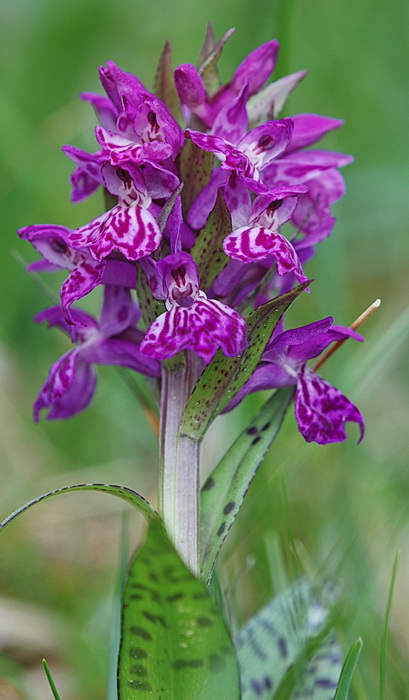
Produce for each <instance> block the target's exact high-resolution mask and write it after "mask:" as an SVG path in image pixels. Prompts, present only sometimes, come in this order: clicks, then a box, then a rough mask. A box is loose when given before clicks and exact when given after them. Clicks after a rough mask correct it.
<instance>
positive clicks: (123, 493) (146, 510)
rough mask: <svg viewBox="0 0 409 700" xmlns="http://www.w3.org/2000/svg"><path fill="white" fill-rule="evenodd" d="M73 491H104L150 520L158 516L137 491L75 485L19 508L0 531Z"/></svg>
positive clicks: (6, 520) (117, 487) (119, 487)
mask: <svg viewBox="0 0 409 700" xmlns="http://www.w3.org/2000/svg"><path fill="white" fill-rule="evenodd" d="M73 491H102V492H103V493H109V494H111V495H112V496H117V497H118V498H122V499H123V500H124V501H127V502H128V503H129V504H131V505H133V506H135V507H136V508H137V509H138V510H139V511H140V513H142V515H144V516H145V517H146V518H147V519H148V520H150V519H151V518H152V517H155V516H156V512H155V510H154V509H153V508H152V506H151V505H150V504H149V503H148V501H147V500H146V499H145V498H144V497H143V496H140V495H139V493H136V491H133V490H132V489H130V488H128V487H127V486H116V485H114V484H75V485H74V486H63V487H62V488H61V489H55V490H54V491H49V492H48V493H44V494H43V495H42V496H37V498H33V500H32V501H29V502H28V503H25V505H23V506H21V508H18V509H17V510H15V511H14V513H11V515H9V516H8V517H7V518H5V519H4V520H3V521H2V522H1V523H0V529H3V528H4V527H6V525H8V524H9V523H10V522H11V521H12V520H14V519H15V518H17V517H18V516H19V515H21V514H22V513H25V512H26V510H28V509H29V508H31V507H32V506H35V505H36V504H37V503H41V502H42V501H45V500H47V499H48V498H52V497H53V496H60V495H61V494H63V493H72V492H73Z"/></svg>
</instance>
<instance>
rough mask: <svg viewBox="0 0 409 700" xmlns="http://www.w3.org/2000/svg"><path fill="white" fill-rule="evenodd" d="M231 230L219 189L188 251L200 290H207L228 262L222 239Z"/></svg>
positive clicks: (227, 211) (227, 212)
mask: <svg viewBox="0 0 409 700" xmlns="http://www.w3.org/2000/svg"><path fill="white" fill-rule="evenodd" d="M231 230H232V223H231V216H230V212H229V210H228V208H227V206H226V202H225V199H224V197H223V193H222V190H221V188H220V189H219V190H218V193H217V199H216V204H215V205H214V207H213V210H212V211H211V212H210V214H209V217H208V219H207V221H206V224H205V225H204V227H203V228H202V230H201V231H200V233H199V234H198V236H197V238H196V242H195V244H194V246H193V248H192V250H191V251H190V252H191V255H192V257H193V259H194V260H195V262H196V264H197V267H198V270H199V279H200V286H201V287H202V289H209V287H211V286H212V284H213V282H214V281H215V279H216V277H217V276H218V275H219V274H220V272H221V271H222V270H223V269H224V268H225V267H226V265H227V263H228V262H229V258H228V257H227V255H226V254H225V253H224V251H223V239H224V238H225V237H226V236H227V235H228V234H229V233H231Z"/></svg>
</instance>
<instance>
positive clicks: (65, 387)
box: [33, 349, 97, 422]
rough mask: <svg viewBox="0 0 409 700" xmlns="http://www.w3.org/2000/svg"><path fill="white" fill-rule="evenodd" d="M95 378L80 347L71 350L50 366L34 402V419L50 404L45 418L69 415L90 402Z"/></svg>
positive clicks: (94, 373)
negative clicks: (83, 358)
mask: <svg viewBox="0 0 409 700" xmlns="http://www.w3.org/2000/svg"><path fill="white" fill-rule="evenodd" d="M96 382H97V377H96V372H95V370H94V369H93V368H92V366H91V365H89V364H88V363H84V362H81V358H80V349H76V350H70V351H69V352H67V353H66V354H65V355H63V357H61V358H60V359H59V360H57V362H55V363H54V364H53V366H52V367H51V369H50V372H49V375H48V378H47V381H46V382H45V384H44V386H43V387H42V389H41V391H40V394H39V396H38V398H37V400H36V401H35V403H34V406H33V411H34V420H35V421H36V422H38V421H39V420H40V411H41V410H42V409H44V408H49V409H50V411H49V413H48V416H47V418H48V420H55V419H58V418H70V417H71V416H74V415H75V414H76V413H79V412H80V411H82V410H83V409H84V408H86V407H87V406H88V404H89V403H90V401H91V399H92V397H93V395H94V391H95V386H96Z"/></svg>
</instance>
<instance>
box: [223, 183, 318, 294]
mask: <svg viewBox="0 0 409 700" xmlns="http://www.w3.org/2000/svg"><path fill="white" fill-rule="evenodd" d="M305 191H306V190H305V189H304V188H303V186H302V185H301V186H293V187H288V188H280V189H278V190H276V191H275V193H274V194H270V195H260V196H258V197H256V198H255V199H254V201H253V204H252V210H251V214H250V218H249V221H248V224H247V225H245V226H241V227H239V228H237V229H235V230H233V231H232V232H231V233H229V234H228V235H227V236H226V238H225V239H224V241H223V250H224V252H225V253H226V255H228V256H229V257H231V258H233V260H239V261H240V262H244V263H254V262H259V261H260V260H265V259H266V258H271V257H274V258H275V259H276V263H277V267H276V270H277V273H278V274H279V275H286V274H288V273H290V272H293V273H294V275H295V277H296V278H297V279H298V281H299V282H300V283H303V282H305V281H306V280H307V279H308V278H307V277H306V275H305V274H304V271H303V269H302V266H301V263H300V261H299V259H298V256H297V253H296V252H295V250H294V248H293V246H292V244H291V243H290V242H289V241H288V240H287V239H286V238H285V236H283V235H281V233H279V229H280V227H281V226H282V225H283V224H284V223H285V222H286V221H288V220H289V219H290V218H291V216H292V214H293V212H294V210H295V208H296V206H297V198H298V195H299V194H300V193H305Z"/></svg>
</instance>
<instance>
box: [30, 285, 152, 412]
mask: <svg viewBox="0 0 409 700" xmlns="http://www.w3.org/2000/svg"><path fill="white" fill-rule="evenodd" d="M72 313H73V316H74V320H75V325H74V326H69V325H67V322H66V320H65V318H64V315H63V313H62V311H61V308H60V307H59V306H53V307H51V308H49V309H46V310H45V311H42V312H41V313H40V314H38V315H37V316H36V319H35V320H36V321H37V322H38V323H40V322H41V321H47V323H48V325H49V327H50V328H51V327H53V326H57V327H59V328H61V329H62V330H64V331H65V332H66V333H68V334H69V335H71V337H72V340H73V341H74V342H75V343H77V345H76V347H75V348H73V349H71V350H68V352H66V353H65V355H63V356H62V357H61V358H60V359H59V360H57V362H55V363H54V364H53V366H52V367H51V369H50V372H49V375H48V378H47V381H46V382H45V384H44V386H43V387H42V389H41V391H40V393H39V395H38V398H37V400H36V401H35V403H34V407H33V409H34V420H35V421H36V422H38V421H39V418H40V411H41V410H42V409H45V408H48V409H50V410H49V413H48V416H47V418H48V419H49V420H54V419H58V418H62V419H63V418H70V417H71V416H74V415H75V414H77V413H79V412H80V411H82V410H84V408H86V407H87V406H88V404H89V403H90V401H91V399H92V397H93V395H94V392H95V387H96V383H97V374H96V371H95V368H94V365H95V364H102V365H120V366H121V367H129V368H130V369H134V370H136V371H137V372H142V373H143V374H146V375H148V376H150V377H158V376H159V375H160V365H159V363H158V362H157V361H156V360H155V359H152V358H149V357H144V356H142V355H141V353H140V342H141V340H142V338H143V333H142V331H138V330H137V329H136V328H135V323H136V321H137V319H138V310H137V307H136V306H135V304H134V303H133V302H132V299H131V294H130V292H129V290H127V289H125V288H123V287H119V286H111V287H106V288H105V295H104V305H103V309H102V312H101V316H100V320H99V322H97V321H96V320H95V319H94V318H93V317H92V316H90V315H89V314H87V313H85V312H84V311H79V310H77V309H75V310H73V312H72Z"/></svg>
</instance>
